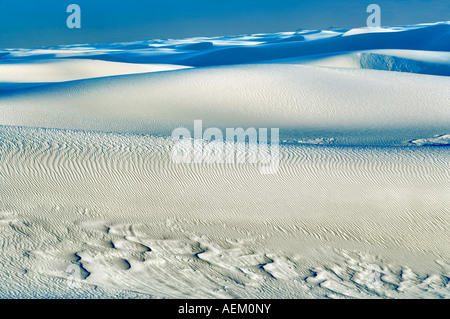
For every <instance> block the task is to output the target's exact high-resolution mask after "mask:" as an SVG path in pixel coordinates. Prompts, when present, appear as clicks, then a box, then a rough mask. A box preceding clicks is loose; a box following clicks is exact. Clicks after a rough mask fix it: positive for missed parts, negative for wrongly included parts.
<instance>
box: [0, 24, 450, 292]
mask: <svg viewBox="0 0 450 319" xmlns="http://www.w3.org/2000/svg"><path fill="white" fill-rule="evenodd" d="M449 34H450V33H449V24H448V23H446V22H443V23H437V24H429V25H420V26H404V27H391V28H383V29H367V28H364V29H354V30H323V31H307V30H302V31H297V32H285V33H277V34H270V35H268V34H255V35H246V36H232V37H216V38H195V39H182V40H149V41H137V42H133V43H114V44H96V45H74V46H61V47H55V48H38V49H15V50H3V52H0V264H1V265H2V268H1V270H0V297H2V298H11V297H16V298H17V297H39V298H54V297H58V298H74V297H75V298H87V297H88V298H109V297H113V298H130V297H132V298H141V297H143V298H149V297H152V298H255V297H257V298H425V297H426V298H449V297H450V294H449V291H450V290H449V278H450V250H449V247H450V245H449V243H450V233H449V232H448V229H449V228H450V224H449V223H450V219H449V218H448V217H449V216H450V211H449V207H450V196H449V194H450V161H449V158H450V150H449V147H448V146H449V145H450V144H449V143H450V132H449V128H450V79H449V78H448V77H447V76H446V75H448V66H449V65H450V57H449V52H448V51H449V50H450V47H449V43H450V42H449V41H448V39H449ZM438 75H439V76H438ZM195 120H202V123H203V130H205V129H207V128H212V127H214V128H218V129H219V130H222V132H225V129H226V128H238V127H242V128H244V129H246V128H250V127H254V128H268V129H270V128H278V129H279V130H280V132H279V137H280V138H279V139H280V141H279V156H278V157H277V161H278V162H277V171H276V172H275V173H274V174H261V166H262V164H261V163H260V162H256V163H255V162H250V161H244V162H242V163H235V162H233V163H220V162H211V163H209V162H206V161H201V162H194V163H176V162H175V161H174V160H173V153H172V151H173V148H174V146H175V145H176V143H177V141H175V140H174V139H172V138H171V133H172V130H174V129H175V128H180V127H183V128H187V129H188V130H190V131H191V132H192V131H193V125H194V121H195ZM214 142H215V143H218V144H220V143H222V142H221V141H214ZM259 142H260V144H261V141H259ZM205 143H206V142H205ZM211 143H212V142H211ZM220 145H222V144H220ZM252 151H254V149H250V148H248V150H247V154H246V156H248V157H251V156H252V155H254V154H253V153H252Z"/></svg>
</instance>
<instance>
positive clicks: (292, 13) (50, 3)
mask: <svg viewBox="0 0 450 319" xmlns="http://www.w3.org/2000/svg"><path fill="white" fill-rule="evenodd" d="M71 3H75V4H78V5H80V7H81V10H82V12H81V16H82V20H81V26H82V27H81V29H68V28H67V26H66V19H67V16H68V15H69V14H68V13H66V8H67V6H68V5H69V4H71ZM371 3H376V4H378V5H380V7H381V10H382V15H381V17H382V21H381V22H382V25H404V24H415V23H424V22H436V21H444V20H450V1H449V0H383V1H381V0H380V1H379V0H369V1H366V0H351V1H339V0H322V1H321V0H315V1H302V0H247V1H246V0H216V1H214V0H210V1H205V0H190V1H188V0H122V1H118V0H108V1H105V0H68V1H67V0H38V1H37V0H0V48H13V47H36V46H44V45H58V44H70V43H99V42H116V41H133V40H143V39H151V38H184V37H192V36H214V35H233V34H247V33H265V32H278V31H294V30H297V29H299V28H302V29H326V28H328V27H357V26H363V25H365V23H366V18H367V16H368V13H366V7H367V5H369V4H371Z"/></svg>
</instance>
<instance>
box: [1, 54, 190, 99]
mask: <svg viewBox="0 0 450 319" xmlns="http://www.w3.org/2000/svg"><path fill="white" fill-rule="evenodd" d="M184 68H186V67H185V66H177V65H167V64H136V63H120V62H109V61H101V60H88V59H53V60H35V61H34V60H31V61H25V62H21V63H4V64H0V92H2V91H8V90H12V89H16V90H17V89H19V88H20V89H23V88H31V87H35V86H41V85H42V84H48V83H54V82H65V81H73V80H81V79H90V78H99V77H106V76H115V75H123V74H136V73H148V72H161V71H172V70H178V69H184Z"/></svg>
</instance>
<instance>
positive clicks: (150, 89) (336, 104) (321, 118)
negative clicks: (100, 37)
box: [0, 65, 450, 144]
mask: <svg viewBox="0 0 450 319" xmlns="http://www.w3.org/2000/svg"><path fill="white" fill-rule="evenodd" d="M0 104H1V108H0V120H1V123H2V124H4V125H15V126H34V127H48V128H62V129H83V130H100V131H111V132H133V133H149V134H168V135H170V132H171V131H172V130H173V129H174V128H176V127H179V126H180V125H183V126H186V127H191V126H192V125H193V122H194V120H196V119H202V120H203V121H204V123H205V125H206V126H208V127H220V128H225V127H241V126H242V127H245V128H248V127H278V128H281V129H285V130H286V131H288V130H289V132H292V130H294V131H295V130H306V131H308V132H310V133H311V134H312V133H314V132H317V131H324V130H325V131H331V132H336V134H338V133H340V132H341V131H346V135H345V137H346V139H345V141H344V142H347V143H354V144H355V143H356V144H358V143H359V144H366V142H365V140H364V138H367V135H364V134H363V132H364V131H367V130H376V131H378V132H379V134H381V135H383V132H384V135H386V136H380V137H379V139H380V141H378V143H386V139H389V138H391V139H393V140H395V139H396V141H397V143H398V142H400V141H401V140H402V139H403V140H406V139H414V138H425V137H427V136H420V134H426V135H430V134H431V135H430V136H433V134H439V133H441V134H442V133H446V130H447V129H448V123H449V121H450V109H449V107H448V105H449V104H450V78H447V77H445V78H440V77H432V76H420V77H419V76H418V75H414V74H404V73H388V72H379V71H370V72H367V71H362V70H332V69H324V68H315V67H308V66H296V65H250V66H233V67H218V68H207V69H194V70H182V71H177V72H168V73H154V74H140V75H129V76H116V77H110V78H101V79H94V80H83V81H74V82H66V83H62V84H53V85H51V86H46V87H44V88H38V89H35V90H28V91H26V92H24V93H21V92H19V93H16V94H9V95H5V96H3V97H0ZM393 129H396V130H399V132H397V133H396V134H397V136H392V131H391V130H393ZM417 131H419V133H418V132H417ZM352 132H353V133H352ZM422 132H423V133H422ZM410 134H413V135H410ZM414 134H416V135H414ZM417 134H419V136H417ZM352 138H354V139H355V140H354V141H352V140H351V139H352ZM399 138H400V140H398V139H399ZM376 142H377V141H376V140H375V141H371V143H376Z"/></svg>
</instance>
